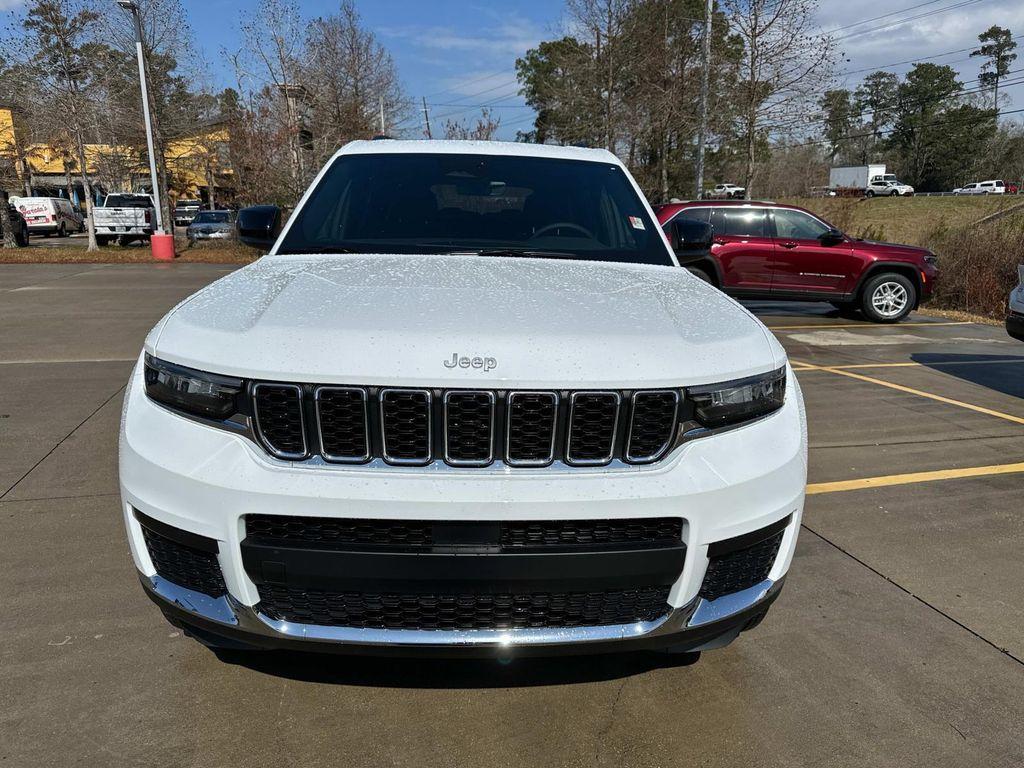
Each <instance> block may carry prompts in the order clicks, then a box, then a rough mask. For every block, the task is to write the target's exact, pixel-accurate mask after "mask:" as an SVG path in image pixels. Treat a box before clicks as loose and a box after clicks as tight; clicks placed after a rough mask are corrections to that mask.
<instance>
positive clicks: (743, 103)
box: [721, 0, 833, 195]
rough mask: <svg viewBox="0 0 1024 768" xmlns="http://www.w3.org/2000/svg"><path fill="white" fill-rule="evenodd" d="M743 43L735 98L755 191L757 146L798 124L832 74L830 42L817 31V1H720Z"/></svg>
mask: <svg viewBox="0 0 1024 768" xmlns="http://www.w3.org/2000/svg"><path fill="white" fill-rule="evenodd" d="M721 5H722V9H723V10H724V11H725V13H726V15H727V17H728V19H729V25H730V28H731V30H732V32H733V33H734V34H735V35H737V36H738V37H739V39H740V40H741V41H742V42H743V61H742V64H741V68H740V71H741V75H740V80H739V82H738V83H737V87H736V90H735V97H736V100H737V106H738V107H739V108H740V112H741V115H740V137H741V141H742V146H743V150H744V172H743V177H744V186H745V187H746V188H747V194H748V195H749V194H751V192H752V190H753V187H754V172H755V163H756V160H757V150H758V145H759V143H762V144H764V145H765V146H767V142H768V140H769V138H770V137H771V135H772V134H773V133H775V132H778V131H785V130H787V129H789V128H793V127H794V126H798V125H799V120H800V118H801V116H802V115H803V114H805V113H806V112H807V110H808V104H809V102H811V101H813V99H814V98H815V97H816V96H817V95H818V94H820V93H821V92H822V91H823V90H824V86H825V84H826V83H827V82H828V80H829V78H830V76H831V73H832V62H833V42H832V39H831V37H830V36H828V35H827V34H824V33H822V32H821V31H820V29H819V28H818V26H817V24H816V21H815V16H816V14H817V11H818V0H721Z"/></svg>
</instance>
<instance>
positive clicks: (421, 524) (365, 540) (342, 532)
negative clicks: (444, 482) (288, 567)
mask: <svg viewBox="0 0 1024 768" xmlns="http://www.w3.org/2000/svg"><path fill="white" fill-rule="evenodd" d="M433 527H434V523H433V522H431V521H429V520H368V519H358V518H357V519H344V518H332V517H293V516H290V515H246V518H245V531H246V535H247V536H251V537H253V538H254V539H260V540H264V541H275V542H281V543H291V544H315V545H317V547H325V548H337V549H342V548H351V549H358V548H362V547H371V548H382V549H387V550H389V551H393V552H410V551H429V550H430V548H431V547H432V546H433V543H434V537H433Z"/></svg>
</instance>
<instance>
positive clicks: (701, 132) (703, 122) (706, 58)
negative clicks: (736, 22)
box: [695, 0, 715, 200]
mask: <svg viewBox="0 0 1024 768" xmlns="http://www.w3.org/2000/svg"><path fill="white" fill-rule="evenodd" d="M714 1H715V0H706V6H705V9H704V41H703V42H704V51H703V61H702V62H701V70H700V127H699V128H698V129H697V169H696V173H695V176H696V177H697V181H696V195H695V197H696V198H697V199H698V200H699V199H700V197H701V195H703V194H704V142H705V140H706V138H707V132H708V90H709V88H710V85H709V80H710V78H711V14H712V12H713V10H714Z"/></svg>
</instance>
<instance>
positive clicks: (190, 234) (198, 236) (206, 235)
mask: <svg viewBox="0 0 1024 768" xmlns="http://www.w3.org/2000/svg"><path fill="white" fill-rule="evenodd" d="M185 237H187V238H188V239H189V240H227V239H228V238H229V237H231V232H228V231H225V232H196V231H194V230H189V231H187V232H186V233H185Z"/></svg>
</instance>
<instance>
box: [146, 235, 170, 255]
mask: <svg viewBox="0 0 1024 768" xmlns="http://www.w3.org/2000/svg"><path fill="white" fill-rule="evenodd" d="M149 244H150V247H151V248H152V249H153V258H154V259H156V260H157V261H174V235H164V234H159V233H157V232H154V233H153V234H152V235H151V236H150V238H149Z"/></svg>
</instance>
